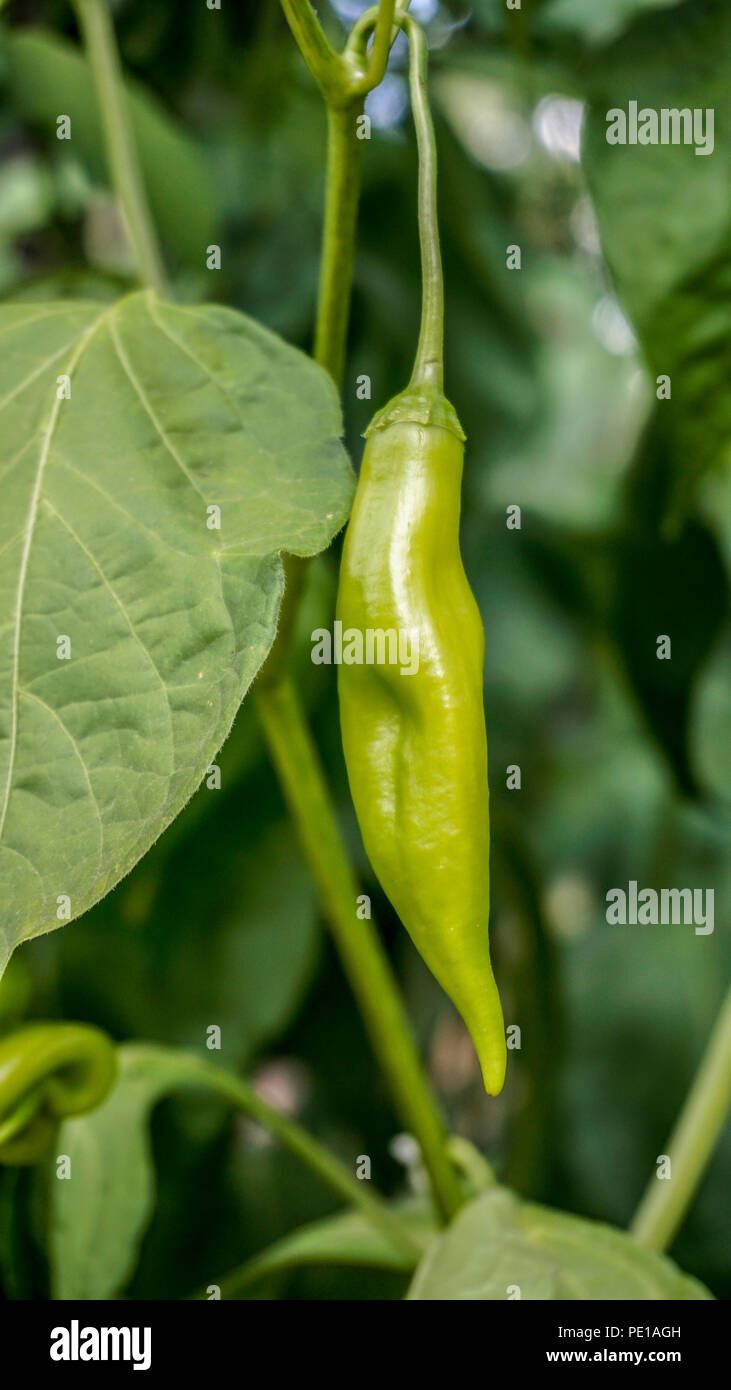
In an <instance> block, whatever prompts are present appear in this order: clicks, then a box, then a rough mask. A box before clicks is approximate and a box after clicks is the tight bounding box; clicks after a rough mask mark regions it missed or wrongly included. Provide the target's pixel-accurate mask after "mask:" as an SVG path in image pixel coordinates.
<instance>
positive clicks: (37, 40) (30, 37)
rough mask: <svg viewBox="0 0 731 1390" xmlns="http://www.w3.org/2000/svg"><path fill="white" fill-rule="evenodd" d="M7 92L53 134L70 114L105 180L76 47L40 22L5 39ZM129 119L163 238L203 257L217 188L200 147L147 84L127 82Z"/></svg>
mask: <svg viewBox="0 0 731 1390" xmlns="http://www.w3.org/2000/svg"><path fill="white" fill-rule="evenodd" d="M4 52H5V59H6V63H7V68H8V84H9V89H10V95H11V97H12V100H13V102H14V104H15V106H16V107H17V110H18V111H19V113H20V114H21V115H22V116H24V117H25V119H26V120H28V121H31V122H33V123H34V124H36V125H40V126H42V127H43V128H44V130H45V132H46V135H47V138H48V140H49V142H50V141H51V140H53V141H54V142H55V137H56V118H57V117H58V115H59V114H61V113H63V114H64V115H67V116H70V118H71V136H72V140H73V144H74V148H75V149H77V150H78V151H79V152H80V153H81V155H82V156H83V158H84V159H85V160H86V162H87V165H88V168H89V171H90V172H91V173H92V174H93V175H94V177H95V178H97V179H98V180H100V181H101V182H103V183H106V182H107V166H106V155H105V152H104V139H103V135H102V129H101V124H100V120H99V113H98V109H97V104H96V98H95V95H94V89H93V85H92V80H91V75H90V72H89V68H88V66H87V63H86V59H85V58H84V56H83V53H82V52H81V50H80V49H79V48H78V47H77V46H76V45H75V44H72V43H70V42H69V41H68V39H65V38H61V37H59V36H58V35H56V34H53V33H50V32H46V31H44V30H43V29H41V28H34V29H33V30H31V31H25V30H24V31H21V32H16V33H12V32H11V33H9V34H7V35H6V36H5V39H4ZM125 87H126V90H127V93H128V99H129V104H130V113H131V117H132V127H133V131H134V135H135V141H136V145H137V149H138V151H139V156H140V162H141V165H142V173H143V177H144V180H145V184H146V187H147V194H148V197H149V199H150V205H151V208H152V212H153V216H154V219H155V222H156V224H157V226H158V227H159V229H160V234H161V236H162V238H163V241H164V242H166V243H167V245H168V246H170V247H171V248H172V249H173V250H174V251H175V252H176V254H177V255H178V256H179V257H180V259H181V260H183V261H185V262H187V263H188V264H190V265H195V266H202V265H203V264H204V263H205V251H206V246H207V245H208V244H209V243H210V242H211V241H214V240H215V239H216V224H217V220H218V219H217V212H216V194H215V188H214V185H213V183H212V181H211V179H210V176H209V174H208V170H207V168H206V160H205V155H204V153H203V151H202V149H200V148H199V147H198V146H197V145H196V143H195V141H194V140H193V139H191V137H190V136H189V135H187V134H185V133H184V132H183V131H182V130H181V129H180V127H179V126H178V125H177V124H176V123H175V121H174V120H173V119H172V118H171V116H170V115H168V113H167V112H166V111H165V110H164V109H163V107H162V105H161V104H160V102H159V101H158V99H157V97H155V96H154V95H153V94H152V93H151V92H149V91H146V90H145V89H144V88H143V87H142V86H141V85H140V84H139V83H138V82H134V81H132V80H130V79H128V80H127V81H126V83H125Z"/></svg>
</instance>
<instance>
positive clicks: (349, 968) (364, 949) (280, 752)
mask: <svg viewBox="0 0 731 1390" xmlns="http://www.w3.org/2000/svg"><path fill="white" fill-rule="evenodd" d="M257 698H258V706H259V714H260V717H261V720H262V723H263V725H264V730H265V733H266V737H267V742H268V745H269V751H270V754H271V756H272V759H273V761H274V765H275V767H276V769H277V773H278V775H279V780H280V783H281V785H282V788H283V790H284V795H285V797H286V799H287V803H288V805H289V809H290V812H291V814H292V817H293V819H294V821H295V824H296V825H297V828H298V830H299V834H300V836H301V839H302V841H303V844H304V849H305V853H306V855H307V859H308V862H309V864H310V868H311V870H312V873H313V875H314V878H315V882H316V885H317V888H318V891H319V895H320V899H321V901H322V904H323V907H324V910H325V913H326V915H327V918H328V922H329V925H330V929H331V931H332V934H333V936H334V938H335V943H336V945H337V948H338V953H339V955H340V959H341V961H342V963H343V969H344V970H345V973H346V975H347V977H348V980H349V981H350V985H351V988H352V990H353V993H354V994H355V997H356V999H357V1001H358V1004H359V1007H360V1010H361V1013H362V1015H363V1019H364V1022H365V1025H366V1028H367V1030H368V1034H369V1036H370V1039H371V1043H372V1046H373V1049H374V1052H375V1053H376V1056H377V1057H378V1060H379V1062H380V1065H381V1067H382V1069H383V1072H384V1074H385V1076H386V1079H387V1081H388V1084H389V1087H390V1090H391V1093H392V1095H393V1097H394V1101H395V1104H396V1107H397V1110H398V1113H399V1114H400V1116H401V1118H402V1120H403V1121H404V1123H405V1124H406V1126H407V1127H408V1128H409V1130H410V1131H411V1133H412V1134H413V1135H414V1136H415V1137H416V1139H417V1140H418V1142H419V1145H420V1147H421V1152H422V1157H423V1160H424V1165H425V1167H426V1169H427V1171H428V1173H429V1177H430V1179H431V1184H432V1190H433V1193H434V1199H435V1205H436V1207H437V1210H438V1212H439V1214H440V1215H441V1217H442V1218H443V1219H445V1218H446V1219H448V1218H449V1217H451V1216H452V1215H453V1214H454V1213H455V1211H457V1209H458V1208H459V1207H460V1206H461V1204H462V1202H463V1200H464V1197H463V1193H462V1189H461V1184H460V1181H459V1178H458V1176H457V1174H456V1172H455V1169H454V1167H453V1166H452V1162H451V1160H450V1157H449V1155H448V1152H447V1137H446V1133H445V1130H444V1127H443V1125H442V1121H441V1119H440V1117H439V1114H438V1111H437V1108H436V1103H435V1100H434V1097H433V1095H432V1092H431V1089H430V1087H429V1083H428V1081H427V1079H426V1076H425V1074H424V1071H423V1068H422V1066H421V1062H420V1060H419V1056H418V1053H417V1051H416V1047H415V1045H414V1042H413V1039H412V1035H411V1029H410V1026H409V1021H408V1018H407V1016H406V1013H405V1010H404V1008H403V1004H402V1002H401V999H400V996H399V993H398V987H397V985H396V981H395V979H394V976H393V972H392V970H391V966H390V963H389V961H388V957H387V956H386V953H385V951H384V949H383V946H382V945H381V941H380V938H379V936H378V934H377V932H376V931H375V929H374V927H373V925H372V923H371V922H369V921H365V920H360V919H359V918H358V917H357V916H356V906H357V898H358V891H359V890H358V885H357V883H356V880H355V877H354V875H353V871H352V869H351V867H350V864H349V862H348V859H347V856H346V854H345V851H344V848H343V844H342V840H341V837H340V831H339V828H338V824H337V821H336V818H335V813H334V810H333V807H332V803H331V800H330V794H329V791H328V787H327V783H326V781H325V777H324V774H323V772H322V768H321V766H320V762H319V759H318V756H317V751H316V749H315V746H314V743H313V740H312V736H311V734H310V732H309V729H308V728H307V724H306V722H305V719H304V716H303V713H302V710H301V708H300V704H299V700H298V697H297V693H296V691H295V688H294V686H293V684H292V682H291V681H289V680H287V679H284V680H280V681H278V682H276V683H275V684H272V685H271V686H268V687H266V686H265V687H263V688H262V689H261V690H260V691H258V697H257Z"/></svg>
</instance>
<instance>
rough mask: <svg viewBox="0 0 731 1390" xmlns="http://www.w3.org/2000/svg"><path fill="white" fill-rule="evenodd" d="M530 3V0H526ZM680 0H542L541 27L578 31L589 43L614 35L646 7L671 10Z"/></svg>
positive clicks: (603, 40) (646, 8)
mask: <svg viewBox="0 0 731 1390" xmlns="http://www.w3.org/2000/svg"><path fill="white" fill-rule="evenodd" d="M529 3H530V0H529ZM679 3H680V0H601V4H600V5H598V4H597V3H596V0H543V2H542V4H541V15H540V19H541V29H543V28H545V29H547V30H552V29H557V30H559V31H561V30H566V31H567V32H575V33H578V34H581V35H582V37H584V38H585V39H586V40H587V41H588V42H589V43H599V42H606V41H607V40H608V39H610V38H614V37H616V35H617V34H619V33H621V32H622V31H623V30H624V29H626V28H627V26H628V25H629V24H630V23H631V22H632V20H633V19H636V18H637V16H638V15H641V14H642V13H643V12H646V11H647V10H660V11H662V12H664V11H665V10H669V9H672V8H673V6H675V5H677V4H679Z"/></svg>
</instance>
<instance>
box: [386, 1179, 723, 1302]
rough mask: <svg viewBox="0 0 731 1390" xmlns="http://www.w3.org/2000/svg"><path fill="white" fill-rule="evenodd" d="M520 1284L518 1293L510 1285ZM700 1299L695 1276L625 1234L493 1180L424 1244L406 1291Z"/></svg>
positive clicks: (429, 1295)
mask: <svg viewBox="0 0 731 1390" xmlns="http://www.w3.org/2000/svg"><path fill="white" fill-rule="evenodd" d="M516 1289H517V1290H519V1295H518V1294H517V1293H516ZM518 1296H519V1297H520V1298H521V1299H546V1300H552V1299H580V1300H583V1299H587V1300H588V1299H702V1298H710V1297H711V1295H710V1294H709V1293H708V1291H707V1289H704V1287H703V1285H702V1284H699V1283H698V1282H697V1280H695V1279H690V1278H688V1276H687V1275H685V1274H681V1273H680V1271H679V1270H678V1269H677V1268H676V1266H675V1265H674V1264H673V1263H672V1261H671V1260H668V1259H666V1258H665V1257H664V1256H662V1255H656V1254H655V1253H654V1252H653V1251H650V1250H643V1249H642V1248H641V1247H640V1246H639V1245H636V1244H635V1243H634V1241H632V1240H631V1239H630V1237H629V1236H626V1235H624V1234H623V1233H622V1232H621V1231H615V1230H613V1229H612V1227H611V1226H602V1225H600V1224H599V1223H598V1222H595V1221H584V1220H582V1219H581V1218H580V1217H578V1216H568V1215H566V1213H565V1212H560V1211H550V1210H549V1209H548V1208H547V1207H539V1206H533V1205H531V1204H530V1203H522V1202H520V1201H519V1200H518V1198H517V1197H514V1196H513V1194H512V1193H511V1192H508V1191H507V1190H506V1189H504V1188H493V1189H492V1190H490V1191H488V1192H485V1193H483V1194H482V1196H481V1197H478V1198H477V1199H476V1201H474V1202H472V1203H470V1205H469V1206H468V1207H466V1208H464V1210H463V1211H461V1212H460V1214H459V1215H458V1217H457V1219H456V1220H455V1221H454V1223H453V1224H452V1226H450V1228H449V1230H448V1231H447V1232H446V1233H445V1234H444V1235H442V1236H440V1237H439V1238H438V1239H437V1240H435V1241H434V1242H433V1243H432V1245H431V1246H430V1247H429V1250H428V1251H427V1253H426V1255H425V1256H424V1259H423V1260H422V1262H421V1264H420V1265H419V1268H418V1270H417V1272H416V1274H415V1276H414V1279H413V1282H412V1284H411V1288H410V1290H409V1293H408V1297H409V1298H410V1299H431V1300H435V1299H436V1300H452V1299H463V1300H472V1301H487V1300H496V1301H498V1300H503V1299H508V1298H515V1297H518Z"/></svg>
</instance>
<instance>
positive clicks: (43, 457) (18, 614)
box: [0, 309, 109, 838]
mask: <svg viewBox="0 0 731 1390" xmlns="http://www.w3.org/2000/svg"><path fill="white" fill-rule="evenodd" d="M108 315H109V309H104V310H102V312H101V313H100V314H99V316H98V318H96V319H95V320H94V321H93V323H91V324H90V325H89V327H88V328H87V329H85V331H84V332H83V333H82V335H81V338H80V339H79V342H78V343H77V345H76V347H75V349H74V351H73V353H72V355H71V359H70V361H69V363H68V366H67V369H66V372H65V373H64V375H66V376H68V377H69V380H70V379H71V375H72V373H73V372H74V371H75V370H76V368H77V367H78V365H79V362H80V360H81V358H82V356H83V354H84V352H85V351H86V348H87V347H88V345H89V343H90V341H91V339H92V337H93V336H94V334H95V332H96V330H97V329H98V328H99V326H100V324H101V323H103V322H104V320H105V319H106V318H107V317H108ZM57 355H59V354H57ZM51 360H53V359H51ZM62 403H63V397H61V396H59V395H58V393H57V394H56V397H55V399H54V402H53V406H52V408H51V414H50V416H49V420H48V426H47V428H46V431H45V433H44V435H43V439H42V444H41V450H40V455H39V459H38V468H37V470H36V477H35V482H34V484H33V492H32V494H31V502H30V508H29V512H28V519H27V521H26V527H25V543H24V545H23V553H22V556H21V560H20V572H19V574H18V589H17V594H16V600H15V614H14V624H15V631H14V635H13V665H12V683H11V696H10V751H9V755H8V772H7V778H6V782H5V792H4V796H3V805H2V810H0V838H2V833H3V829H4V827H5V821H6V818H7V813H8V803H9V801H10V788H11V786H12V782H13V772H14V770H15V751H16V747H17V741H18V683H19V682H18V674H19V666H20V623H21V618H22V615H23V595H24V591H25V580H26V575H27V572H28V561H29V559H30V552H31V546H32V544H33V536H34V534H35V525H36V518H37V515H38V505H39V502H40V497H41V488H42V486H43V475H44V472H45V468H46V463H47V460H48V455H49V452H50V448H51V442H52V440H53V435H54V431H55V429H56V424H57V422H58V417H59V412H60V408H61V405H62Z"/></svg>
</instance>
